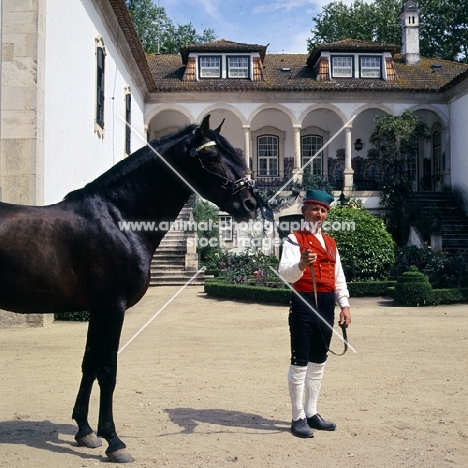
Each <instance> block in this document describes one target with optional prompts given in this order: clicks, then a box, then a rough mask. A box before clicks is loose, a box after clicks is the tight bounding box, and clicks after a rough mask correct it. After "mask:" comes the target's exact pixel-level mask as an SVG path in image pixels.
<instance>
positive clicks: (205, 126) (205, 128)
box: [200, 114, 210, 136]
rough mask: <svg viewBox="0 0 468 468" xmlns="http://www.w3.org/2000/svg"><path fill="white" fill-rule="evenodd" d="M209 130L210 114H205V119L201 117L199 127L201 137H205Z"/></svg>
mask: <svg viewBox="0 0 468 468" xmlns="http://www.w3.org/2000/svg"><path fill="white" fill-rule="evenodd" d="M209 129H210V114H207V115H205V117H203V122H202V123H201V125H200V133H201V135H202V136H203V135H205V133H207V132H208V130H209Z"/></svg>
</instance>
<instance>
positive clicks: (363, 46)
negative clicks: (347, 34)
mask: <svg viewBox="0 0 468 468" xmlns="http://www.w3.org/2000/svg"><path fill="white" fill-rule="evenodd" d="M399 49H400V46H397V45H395V44H380V43H378V42H364V41H358V40H357V39H343V40H342V41H337V42H333V43H324V44H320V45H318V46H316V47H314V48H313V49H312V51H311V52H310V55H309V58H308V59H307V65H311V66H313V65H314V64H315V61H316V60H317V59H318V58H319V57H320V54H321V53H322V52H324V51H326V52H352V53H362V52H374V53H375V52H390V53H391V54H392V55H394V54H395V53H396V52H398V50H399Z"/></svg>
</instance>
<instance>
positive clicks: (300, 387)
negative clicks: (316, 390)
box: [288, 364, 307, 421]
mask: <svg viewBox="0 0 468 468" xmlns="http://www.w3.org/2000/svg"><path fill="white" fill-rule="evenodd" d="M306 371H307V366H293V365H292V364H291V365H290V366H289V372H288V387H289V396H290V397H291V406H292V420H293V421H297V420H298V419H304V418H305V413H304V405H303V399H304V381H305V377H306Z"/></svg>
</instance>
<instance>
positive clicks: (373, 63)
mask: <svg viewBox="0 0 468 468" xmlns="http://www.w3.org/2000/svg"><path fill="white" fill-rule="evenodd" d="M357 64H359V65H358V66H357ZM331 74H332V78H382V57H381V56H380V55H357V54H355V55H346V56H345V55H334V56H332V69H331Z"/></svg>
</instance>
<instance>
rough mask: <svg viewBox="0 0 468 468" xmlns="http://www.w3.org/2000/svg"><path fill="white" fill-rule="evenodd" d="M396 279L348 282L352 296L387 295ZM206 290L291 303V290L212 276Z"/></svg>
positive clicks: (210, 293) (262, 300)
mask: <svg viewBox="0 0 468 468" xmlns="http://www.w3.org/2000/svg"><path fill="white" fill-rule="evenodd" d="M394 284H395V281H372V282H355V283H348V289H349V294H350V296H351V297H371V296H373V297H378V296H386V295H387V289H388V287H389V286H392V285H394ZM205 292H206V293H207V294H208V295H210V296H216V297H225V298H229V299H238V300H245V301H251V302H277V303H282V304H288V303H289V296H290V295H291V290H290V289H289V288H288V289H277V288H266V287H261V286H250V285H245V284H230V283H226V282H224V280H223V279H221V278H212V279H207V280H206V281H205Z"/></svg>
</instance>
